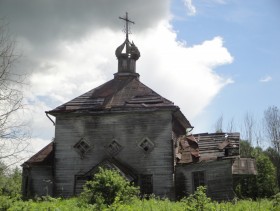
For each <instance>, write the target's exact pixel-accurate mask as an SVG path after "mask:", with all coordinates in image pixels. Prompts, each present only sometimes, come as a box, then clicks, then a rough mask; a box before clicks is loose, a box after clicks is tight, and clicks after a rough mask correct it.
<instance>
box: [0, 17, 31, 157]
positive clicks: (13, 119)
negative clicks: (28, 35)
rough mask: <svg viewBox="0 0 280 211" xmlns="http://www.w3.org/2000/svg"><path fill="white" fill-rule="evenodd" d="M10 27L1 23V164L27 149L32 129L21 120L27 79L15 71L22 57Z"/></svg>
mask: <svg viewBox="0 0 280 211" xmlns="http://www.w3.org/2000/svg"><path fill="white" fill-rule="evenodd" d="M15 44H16V43H15V41H14V40H13V39H12V38H11V35H10V34H9V32H8V25H7V24H4V23H3V22H1V20H0V161H5V160H6V161H7V160H8V159H9V160H11V158H13V159H12V160H13V162H16V161H17V159H18V155H19V153H20V152H22V151H23V150H25V148H26V147H27V142H26V141H27V140H28V138H29V134H30V132H29V128H28V127H27V125H26V124H25V123H24V121H23V120H22V118H20V117H21V113H20V112H23V108H24V106H23V91H22V90H23V89H22V88H23V86H24V80H25V77H24V75H22V74H18V73H16V72H15V70H14V65H15V64H16V61H17V59H18V58H19V55H18V54H17V53H16V50H15Z"/></svg>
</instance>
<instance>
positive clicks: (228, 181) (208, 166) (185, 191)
mask: <svg viewBox="0 0 280 211" xmlns="http://www.w3.org/2000/svg"><path fill="white" fill-rule="evenodd" d="M231 166H232V161H231V160H230V159H228V160H216V161H209V162H202V163H196V164H181V165H177V166H176V188H177V190H178V191H177V192H176V195H177V197H178V198H180V197H182V196H187V195H189V194H191V193H193V192H194V191H195V190H194V185H193V177H192V175H193V174H192V173H193V172H196V171H204V173H205V182H206V186H207V195H208V196H209V197H211V198H212V199H214V200H230V199H232V198H233V197H234V192H233V183H232V171H231Z"/></svg>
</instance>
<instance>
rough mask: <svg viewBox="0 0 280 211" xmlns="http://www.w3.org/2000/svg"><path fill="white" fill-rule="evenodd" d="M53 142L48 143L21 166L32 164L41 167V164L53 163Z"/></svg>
mask: <svg viewBox="0 0 280 211" xmlns="http://www.w3.org/2000/svg"><path fill="white" fill-rule="evenodd" d="M52 158H53V142H51V143H49V144H48V145H47V146H45V147H44V148H43V149H41V150H40V151H39V152H37V153H36V154H35V155H33V156H32V157H31V158H29V159H28V160H27V161H25V162H24V163H23V165H25V164H27V165H30V164H33V165H42V164H46V165H47V164H52V161H53V159H52Z"/></svg>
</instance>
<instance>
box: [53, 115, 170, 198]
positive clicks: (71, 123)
mask: <svg viewBox="0 0 280 211" xmlns="http://www.w3.org/2000/svg"><path fill="white" fill-rule="evenodd" d="M171 131H172V115H171V111H158V112H139V113H119V114H107V115H95V116H94V115H93V116H83V115H80V116H73V115H72V116H69V115H67V114H65V115H60V116H58V117H57V120H56V132H55V146H56V152H55V166H56V167H55V181H56V190H55V191H56V195H63V196H72V195H73V194H74V177H75V175H77V174H82V173H85V172H87V171H89V170H90V169H91V168H92V167H94V166H96V165H97V164H98V163H100V162H101V161H102V160H104V159H106V158H108V157H110V155H109V154H108V153H107V152H106V147H107V146H108V145H109V144H110V143H111V142H112V141H113V140H116V141H117V142H118V143H119V144H120V145H121V146H122V150H121V151H120V152H119V154H117V155H116V156H115V158H116V159H117V160H118V161H119V162H121V163H123V164H125V165H127V166H128V167H130V168H132V169H134V170H135V171H136V172H137V173H138V174H152V175H153V185H154V187H153V190H154V193H155V194H157V195H160V196H167V197H170V198H174V181H173V173H174V172H173V165H174V163H173V149H172V137H171ZM83 137H84V138H86V139H87V141H88V142H89V143H90V144H91V145H92V146H93V149H92V150H90V151H89V152H87V153H86V155H85V157H84V158H83V159H81V157H80V155H79V154H78V153H77V152H76V151H75V150H74V149H73V146H74V145H75V144H76V143H77V142H78V141H79V140H80V138H83ZM145 137H148V138H149V139H150V140H151V141H152V142H153V144H154V149H153V150H152V151H151V152H149V153H147V152H145V151H144V150H143V149H141V148H140V147H139V146H138V144H139V143H140V142H141V140H142V139H143V138H145Z"/></svg>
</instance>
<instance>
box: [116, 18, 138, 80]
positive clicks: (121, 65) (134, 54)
mask: <svg viewBox="0 0 280 211" xmlns="http://www.w3.org/2000/svg"><path fill="white" fill-rule="evenodd" d="M120 19H122V20H124V21H125V22H126V26H125V33H126V39H125V41H124V42H123V43H122V44H121V45H120V46H119V47H118V48H117V49H116V52H115V54H116V57H117V59H118V72H117V73H116V74H115V77H118V76H135V77H139V74H138V73H136V61H137V60H138V59H139V57H140V52H139V50H138V48H137V47H136V45H135V44H134V43H133V42H130V41H129V38H128V34H129V29H128V24H129V23H133V24H134V22H132V21H130V20H129V19H128V14H127V13H126V17H125V18H121V17H120Z"/></svg>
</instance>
